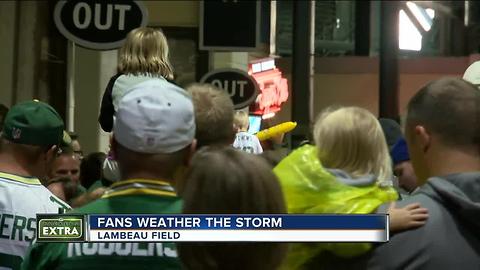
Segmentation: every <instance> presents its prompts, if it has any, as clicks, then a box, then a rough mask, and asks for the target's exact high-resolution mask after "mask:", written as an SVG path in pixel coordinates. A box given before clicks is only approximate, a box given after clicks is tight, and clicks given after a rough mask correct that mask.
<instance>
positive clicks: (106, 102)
mask: <svg viewBox="0 0 480 270" xmlns="http://www.w3.org/2000/svg"><path fill="white" fill-rule="evenodd" d="M121 75H122V73H118V74H116V75H115V76H113V77H112V78H110V81H108V84H107V88H105V92H104V93H103V98H102V105H101V106H100V115H99V116H98V123H99V124H100V126H101V127H102V129H103V130H104V131H105V132H111V131H112V129H113V115H114V114H115V108H114V107H113V98H112V91H113V86H114V85H115V81H116V80H117V78H118V77H120V76H121Z"/></svg>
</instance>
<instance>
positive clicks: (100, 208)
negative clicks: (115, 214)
mask: <svg viewBox="0 0 480 270" xmlns="http://www.w3.org/2000/svg"><path fill="white" fill-rule="evenodd" d="M108 212H109V203H108V201H107V200H106V199H105V198H99V199H96V200H94V201H92V202H90V203H87V204H86V205H84V206H81V207H78V208H75V209H74V210H73V211H71V212H70V213H72V214H94V213H108Z"/></svg>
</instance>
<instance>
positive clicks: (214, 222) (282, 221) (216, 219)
mask: <svg viewBox="0 0 480 270" xmlns="http://www.w3.org/2000/svg"><path fill="white" fill-rule="evenodd" d="M89 225H90V228H91V229H182V230H188V229H195V230H202V229H205V230H215V229H221V230H226V229H232V230H235V229H256V230H258V229H269V230H270V229H275V228H278V229H316V230H319V229H320V230H321V229H327V230H328V229H334V230H342V229H347V230H386V229H388V216H387V215H381V214H371V215H293V214H290V215H89Z"/></svg>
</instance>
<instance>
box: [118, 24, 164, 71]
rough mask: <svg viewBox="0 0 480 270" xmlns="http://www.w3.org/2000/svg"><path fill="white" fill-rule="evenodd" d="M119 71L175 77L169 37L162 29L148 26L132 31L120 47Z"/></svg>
mask: <svg viewBox="0 0 480 270" xmlns="http://www.w3.org/2000/svg"><path fill="white" fill-rule="evenodd" d="M118 72H121V73H125V74H135V75H138V74H148V73H150V74H158V75H161V76H162V77H164V78H166V79H170V80H171V79H173V69H172V66H171V64H170V60H169V59H168V43H167V38H166V37H165V35H164V34H163V33H162V31H160V30H157V29H153V28H148V27H140V28H136V29H133V30H132V31H130V33H128V35H127V38H126V40H125V43H124V44H123V47H122V48H121V49H120V56H119V64H118Z"/></svg>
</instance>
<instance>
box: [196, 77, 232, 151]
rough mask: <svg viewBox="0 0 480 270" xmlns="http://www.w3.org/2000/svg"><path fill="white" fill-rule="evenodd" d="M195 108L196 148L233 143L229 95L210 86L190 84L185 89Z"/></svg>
mask: <svg viewBox="0 0 480 270" xmlns="http://www.w3.org/2000/svg"><path fill="white" fill-rule="evenodd" d="M187 91H188V92H189V93H190V94H191V95H192V101H193V105H194V107H195V122H196V125H197V132H196V134H195V137H196V139H197V145H198V147H202V146H206V145H213V144H223V145H229V144H232V143H233V141H234V136H235V132H234V129H233V114H234V108H233V102H232V100H231V99H230V97H229V95H228V94H227V93H226V92H225V91H222V90H220V89H218V88H216V87H214V86H212V85H210V84H198V83H197V84H192V85H190V86H188V87H187Z"/></svg>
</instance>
